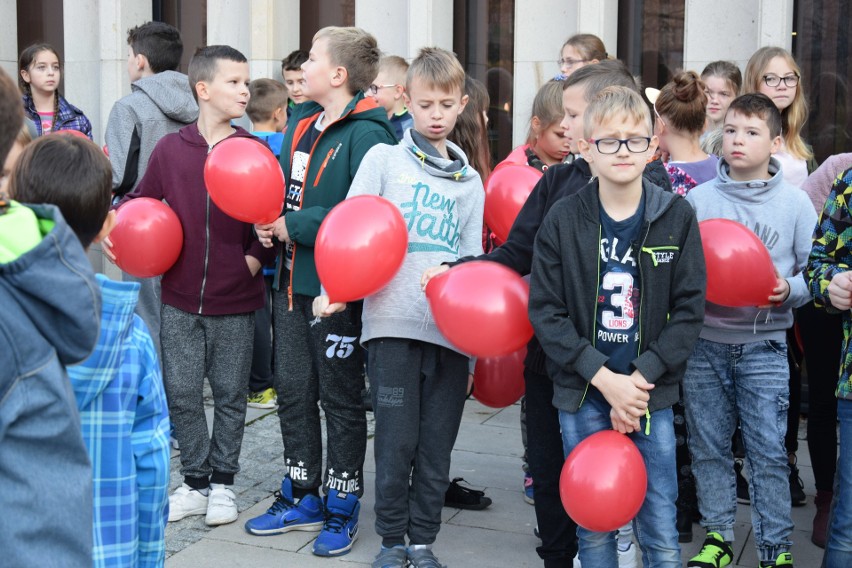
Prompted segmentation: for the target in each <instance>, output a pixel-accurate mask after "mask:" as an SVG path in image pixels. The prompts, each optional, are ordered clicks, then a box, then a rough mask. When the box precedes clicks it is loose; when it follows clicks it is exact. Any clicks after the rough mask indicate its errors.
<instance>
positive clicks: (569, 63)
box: [556, 57, 589, 67]
mask: <svg viewBox="0 0 852 568" xmlns="http://www.w3.org/2000/svg"><path fill="white" fill-rule="evenodd" d="M588 62H589V60H588V59H571V58H570V57H566V58H564V59H557V60H556V64H557V65H559V66H560V67H574V66H575V65H577V64H578V63H588Z"/></svg>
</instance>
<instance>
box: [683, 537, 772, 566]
mask: <svg viewBox="0 0 852 568" xmlns="http://www.w3.org/2000/svg"><path fill="white" fill-rule="evenodd" d="M733 561H734V551H733V550H732V549H731V545H730V544H728V543H727V542H725V541H724V540H723V539H722V535H720V534H719V533H716V532H709V533H707V538H706V539H704V546H702V547H701V552H699V553H698V554H697V555H695V556H693V557H692V559H691V560H690V561H689V562H688V563H687V565H686V568H722V567H723V566H727V565H729V564H730V563H731V562H733ZM782 566H783V564H782Z"/></svg>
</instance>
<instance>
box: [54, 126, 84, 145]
mask: <svg viewBox="0 0 852 568" xmlns="http://www.w3.org/2000/svg"><path fill="white" fill-rule="evenodd" d="M48 134H64V135H65V136H79V137H80V138H85V139H86V140H89V141H90V142H91V138H89V137H88V136H86V135H85V134H83V133H82V132H80V131H79V130H74V129H73V128H67V129H65V130H52V131H50V132H49V133H48Z"/></svg>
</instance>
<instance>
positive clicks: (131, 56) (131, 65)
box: [127, 45, 144, 83]
mask: <svg viewBox="0 0 852 568" xmlns="http://www.w3.org/2000/svg"><path fill="white" fill-rule="evenodd" d="M140 60H141V57H137V56H136V54H135V53H133V48H132V47H131V46H129V45H128V46H127V76H128V77H130V82H131V83H134V82H136V81H138V80H139V79H141V78H142V71H143V69H144V67H143V62H142V61H140Z"/></svg>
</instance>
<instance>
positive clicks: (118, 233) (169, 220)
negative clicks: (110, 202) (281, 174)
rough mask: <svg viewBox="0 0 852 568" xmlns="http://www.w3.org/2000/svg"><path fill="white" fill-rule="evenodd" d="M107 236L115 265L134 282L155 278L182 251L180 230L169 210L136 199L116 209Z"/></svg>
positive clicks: (161, 203)
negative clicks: (110, 229)
mask: <svg viewBox="0 0 852 568" xmlns="http://www.w3.org/2000/svg"><path fill="white" fill-rule="evenodd" d="M115 220H116V223H115V228H114V229H113V230H112V232H111V233H110V235H109V238H110V241H112V252H113V254H115V263H116V264H117V265H118V266H119V268H121V269H122V270H123V271H125V272H127V273H128V274H132V275H133V276H136V277H138V278H150V277H151V276H159V275H160V274H163V273H164V272H166V271H167V270H168V269H169V268H171V267H172V265H174V263H175V262H176V261H177V259H178V257H179V256H180V251H181V249H182V248H183V228H182V227H181V224H180V220H179V219H178V216H177V215H176V214H175V212H174V211H172V209H171V208H170V207H169V206H168V205H166V204H165V203H163V202H162V201H157V200H156V199H151V198H150V197H139V198H137V199H131V200H130V201H128V202H127V203H125V204H124V205H122V206H121V207H119V208H118V212H117V213H116V219H115Z"/></svg>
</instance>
